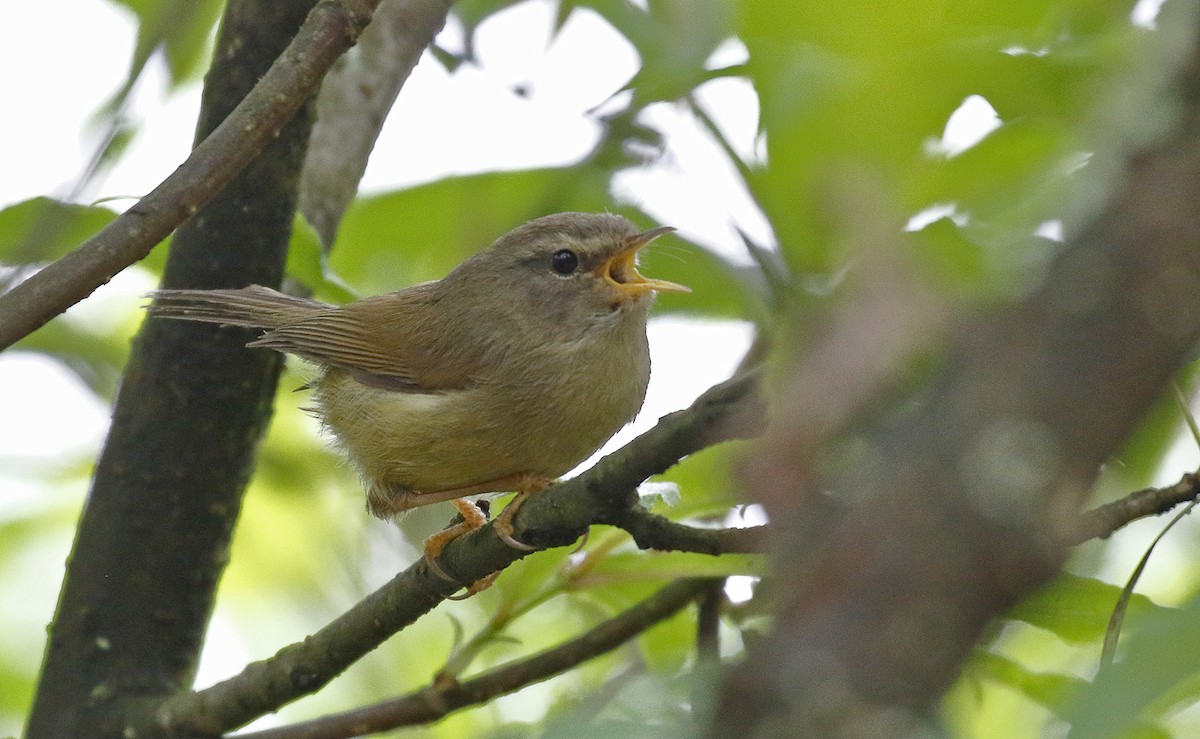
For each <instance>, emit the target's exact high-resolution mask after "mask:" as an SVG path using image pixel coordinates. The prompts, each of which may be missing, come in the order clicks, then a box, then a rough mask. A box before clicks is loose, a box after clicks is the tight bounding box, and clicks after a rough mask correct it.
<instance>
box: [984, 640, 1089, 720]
mask: <svg viewBox="0 0 1200 739" xmlns="http://www.w3.org/2000/svg"><path fill="white" fill-rule="evenodd" d="M967 669H968V671H969V672H970V673H971V674H977V675H979V676H981V677H985V678H987V679H989V680H994V681H996V682H998V683H1001V684H1002V685H1007V686H1008V687H1010V688H1012V689H1013V690H1016V691H1017V692H1019V693H1021V694H1022V695H1024V696H1025V697H1027V698H1029V699H1030V700H1032V701H1033V702H1035V703H1038V704H1039V705H1042V706H1045V707H1046V708H1048V709H1050V710H1051V711H1054V712H1056V713H1057V712H1059V711H1061V710H1062V707H1063V705H1064V704H1065V703H1066V702H1067V701H1068V700H1069V699H1070V698H1071V697H1072V696H1074V695H1076V694H1078V693H1079V692H1080V691H1081V690H1083V689H1084V688H1085V687H1086V686H1087V684H1088V683H1087V681H1086V680H1084V679H1082V678H1079V677H1075V676H1074V675H1065V674H1062V673H1058V672H1035V671H1033V670H1030V669H1029V668H1027V667H1025V666H1024V665H1022V664H1020V663H1019V662H1016V661H1014V660H1011V659H1009V658H1007V657H1002V656H1000V655H998V654H994V653H992V652H985V651H976V652H975V653H974V654H973V655H971V660H970V662H968V666H967Z"/></svg>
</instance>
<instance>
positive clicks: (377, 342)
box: [248, 282, 486, 392]
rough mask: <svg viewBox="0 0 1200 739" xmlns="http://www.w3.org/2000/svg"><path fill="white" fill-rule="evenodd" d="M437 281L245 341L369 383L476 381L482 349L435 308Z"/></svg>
mask: <svg viewBox="0 0 1200 739" xmlns="http://www.w3.org/2000/svg"><path fill="white" fill-rule="evenodd" d="M438 298H439V294H438V290H437V283H434V282H429V283H424V284H421V285H415V286H413V287H410V288H408V289H406V290H402V291H400V292H397V293H391V294H388V295H379V296H376V297H371V298H365V299H363V300H359V301H356V302H353V303H348V304H346V305H343V306H336V307H334V306H330V307H327V308H325V309H323V310H321V311H318V312H315V313H311V314H309V315H306V316H305V317H304V318H302V319H300V320H297V321H295V322H290V323H288V324H286V325H282V326H279V327H277V328H274V329H273V330H271V331H268V332H267V333H266V334H264V335H263V336H262V338H260V339H258V340H256V341H253V342H251V343H250V344H248V346H253V347H264V348H268V349H275V350H276V351H281V352H288V353H289V354H295V355H297V356H300V357H304V358H306V359H310V360H312V361H314V362H317V363H319V364H324V365H327V366H330V367H337V368H340V369H343V370H346V371H347V372H349V373H350V374H351V376H353V377H354V378H355V379H357V380H359V381H360V382H363V383H365V384H368V385H375V386H379V387H384V388H388V389H394V390H405V391H420V392H431V391H438V390H451V389H457V388H463V387H467V386H470V385H472V384H474V382H475V381H476V380H477V379H478V376H479V373H480V372H481V370H482V369H483V368H484V364H485V357H484V354H485V351H486V349H485V347H483V346H481V345H480V343H479V342H477V341H472V340H469V339H468V337H466V336H462V335H460V334H459V333H456V332H455V331H454V330H452V328H451V327H450V325H449V324H448V322H447V321H446V318H448V317H447V316H443V315H441V313H442V312H441V311H438V310H436V309H435V305H436V303H437V302H438Z"/></svg>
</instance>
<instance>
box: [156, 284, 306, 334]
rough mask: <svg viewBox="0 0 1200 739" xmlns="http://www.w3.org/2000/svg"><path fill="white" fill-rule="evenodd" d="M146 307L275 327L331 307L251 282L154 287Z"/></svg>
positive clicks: (165, 314) (161, 314)
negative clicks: (247, 284)
mask: <svg viewBox="0 0 1200 739" xmlns="http://www.w3.org/2000/svg"><path fill="white" fill-rule="evenodd" d="M148 297H150V298H152V299H153V302H152V303H150V305H148V306H147V307H146V309H147V311H148V312H149V313H150V315H151V316H154V317H156V318H175V319H179V320H184V321H203V322H205V323H219V324H221V325H223V326H246V327H249V328H264V329H276V328H280V327H281V326H286V325H288V324H292V323H295V322H297V321H300V320H303V319H304V318H307V317H308V316H311V315H312V314H314V313H317V312H319V311H321V310H324V309H326V308H328V307H329V306H327V305H325V304H324V303H319V302H317V301H315V300H307V299H305V298H297V297H293V296H291V295H284V294H283V293H281V292H277V291H275V290H272V289H270V288H266V287H261V286H259V285H251V286H250V287H244V288H241V289H238V290H155V291H154V292H152V293H150V294H149V296H148Z"/></svg>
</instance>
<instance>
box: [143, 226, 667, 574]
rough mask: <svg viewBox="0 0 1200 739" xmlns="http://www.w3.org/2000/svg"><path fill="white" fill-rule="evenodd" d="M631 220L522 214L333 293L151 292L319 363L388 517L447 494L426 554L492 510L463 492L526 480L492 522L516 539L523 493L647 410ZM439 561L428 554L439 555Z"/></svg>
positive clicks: (506, 487)
mask: <svg viewBox="0 0 1200 739" xmlns="http://www.w3.org/2000/svg"><path fill="white" fill-rule="evenodd" d="M673 230H674V229H673V228H671V227H665V226H664V227H659V228H654V229H651V230H649V231H644V232H641V233H639V232H638V231H637V230H636V229H635V228H634V227H633V225H632V224H631V223H630V222H629V221H627V220H625V219H624V218H622V217H620V216H616V215H611V214H607V213H604V214H587V213H559V214H556V215H551V216H546V217H544V218H538V219H536V220H533V221H530V222H529V223H526V224H525V225H523V226H520V227H519V228H516V229H514V230H513V231H510V232H509V233H507V234H505V235H504V236H502V237H500V238H499V239H498V240H497V241H496V242H495V243H494V244H492V246H491V247H490V248H488V249H486V250H485V251H483V252H480V253H479V254H477V255H475V256H473V257H471V258H470V259H467V260H466V261H465V262H463V263H462V264H460V265H459V266H458V267H457V268H455V269H454V270H453V271H452V272H451V273H450V274H449V275H447V276H446V277H444V278H443V279H440V280H435V281H432V282H426V283H423V284H419V285H414V286H412V287H409V288H406V289H404V290H400V291H399V292H394V293H389V294H386V295H379V296H375V297H370V298H365V299H363V300H358V301H355V302H353V303H348V304H346V305H341V306H333V305H327V304H325V303H320V302H317V301H313V300H305V299H303V298H296V297H292V296H289V295H284V294H282V293H279V292H276V291H274V290H270V289H268V288H265V287H259V286H256V285H255V286H250V287H246V288H242V289H240V290H159V291H157V292H155V293H153V294H152V297H153V298H154V302H153V303H152V304H151V305H150V306H149V310H150V313H151V315H153V316H158V317H163V318H177V319H185V320H191V321H206V322H209V323H218V324H224V325H231V326H249V327H255V328H263V329H266V333H264V334H263V335H262V337H260V338H259V339H257V340H255V341H252V342H250V344H248V346H251V347H263V348H267V349H274V350H276V351H280V352H287V353H289V354H295V355H297V356H299V357H302V358H304V359H307V360H309V361H311V362H314V363H316V364H317V365H319V366H320V367H321V368H322V371H321V374H320V375H319V376H318V377H317V378H316V379H315V380H314V381H313V382H312V387H313V388H314V390H315V394H314V397H315V400H316V410H317V413H318V415H319V416H320V418H321V420H322V421H323V423H324V425H325V427H326V428H328V429H329V431H330V432H331V433H332V434H333V436H334V437H335V438H336V439H337V443H338V445H339V446H340V447H341V449H342V450H343V451H344V452H345V454H346V455H347V456H348V457H349V458H350V460H351V461H352V462H353V464H354V465H355V466H356V467H357V468H358V470H359V472H360V473H361V475H362V478H363V482H364V485H365V487H366V489H367V508H368V509H369V510H370V511H371V513H372V514H374V515H376V516H378V517H380V518H389V517H391V516H393V515H395V514H397V513H400V512H402V511H406V510H408V509H411V508H415V507H417V506H422V505H427V504H429V503H436V502H439V501H443V500H454V501H455V505H456V506H457V507H458V509H459V511H460V512H461V513H462V515H463V519H464V522H463V523H462V524H459V525H458V526H456V527H452V528H451V529H448V530H447V531H445V532H443V533H442V534H439V535H436V536H434V537H431V538H430V539H429V540H428V541H427V542H426V556H427V558H428V559H429V561H430V562H431V563H433V562H434V559H435V558H436V557H437V555H438V553H439V552H440V551H441V548H442V547H443V546H445V544H446V542H448V541H449V540H450V539H452V538H453V537H455V536H457V535H459V534H461V533H463V532H465V531H467V530H470V529H474V528H478V527H479V526H482V525H483V524H484V523H485V522H486V518H485V516H484V515H483V513H482V512H481V511H480V510H479V509H478V508H476V506H475V505H474V504H472V503H470V502H469V501H467V500H465V498H464V496H469V495H476V494H480V493H492V492H507V491H516V492H518V493H519V495H518V497H517V498H516V499H514V501H513V503H511V504H510V505H509V506H508V507H507V508H506V509H505V511H504V513H502V514H501V517H500V518H499V519H498V520H497V523H496V527H497V533H498V534H499V535H500V536H501V538H503V539H504V540H505V541H506V542H508V543H509V545H510V546H513V547H515V548H518V549H529V548H530V547H527V546H526V545H524V544H522V543H521V542H518V541H516V540H515V539H513V538H512V526H511V518H512V513H513V512H514V511H515V510H516V507H517V505H518V504H519V503H520V501H522V500H524V498H525V497H526V496H527V495H529V494H530V493H532V492H534V491H537V490H541V489H543V488H545V487H546V486H548V485H549V484H550V483H551V482H552V481H553V480H554V479H555V478H557V477H559V476H561V475H563V474H564V473H566V472H568V471H570V470H571V469H572V468H573V467H575V466H576V465H578V464H579V463H580V462H582V461H583V460H584V459H586V458H587V457H588V456H589V455H591V454H592V452H594V451H596V449H598V448H599V447H600V446H601V445H602V444H603V443H604V442H605V441H607V440H608V438H609V437H610V436H612V435H613V434H614V433H616V431H617V430H619V429H620V428H621V427H622V426H624V425H625V424H626V423H628V422H629V421H630V420H632V419H633V417H634V416H635V415H636V414H637V412H638V410H639V409H640V408H641V406H642V401H643V400H644V398H645V395H646V385H647V383H648V382H649V379H650V354H649V349H648V346H647V342H646V315H647V311H648V310H649V308H650V304H651V303H652V302H653V298H654V295H655V293H656V292H665V291H669V292H687V291H688V288H686V287H683V286H682V285H677V284H675V283H673V282H667V281H665V280H654V279H647V278H645V277H643V276H642V275H641V274H639V273H638V271H637V268H636V264H635V259H636V255H637V253H638V251H639V250H640V249H641V248H642V247H644V246H645V245H646V244H648V243H650V242H651V241H652V240H654V239H656V238H658V237H659V236H661V235H663V234H665V233H668V232H670V231H673ZM434 567H435V568H436V565H434Z"/></svg>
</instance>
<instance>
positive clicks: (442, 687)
mask: <svg viewBox="0 0 1200 739" xmlns="http://www.w3.org/2000/svg"><path fill="white" fill-rule="evenodd" d="M719 582H720V580H711V579H703V578H697V579H688V580H680V581H678V582H675V583H672V584H671V585H668V586H667V587H665V588H663V589H662V590H660V591H658V592H657V593H655V594H654V595H653V596H651V597H650V598H648V599H646V600H644V601H642V602H641V603H639V604H637V605H636V606H634V607H633V608H630V609H629V610H626V611H624V612H622V613H620V614H618V615H617V616H614V617H613V618H611V619H609V620H607V621H605V622H604V623H602V624H600V625H599V626H596V627H595V628H593V629H591V630H589V631H588V632H586V633H584V634H582V635H581V636H578V637H576V638H575V639H572V640H571V641H568V642H565V643H563V644H561V645H559V646H557V647H554V648H552V649H548V650H546V651H544V652H541V653H539V654H536V655H534V656H532V657H527V658H525V659H521V660H517V661H515V662H511V663H509V664H507V665H504V666H503V667H498V668H496V669H494V670H490V671H488V672H485V673H483V674H482V675H479V676H477V677H474V678H471V679H470V680H466V681H463V682H449V683H445V684H434V685H431V686H429V687H427V688H424V689H422V690H419V691H417V692H415V693H411V694H409V695H406V696H403V697H400V698H396V699H395V700H390V701H386V702H384V703H378V704H375V705H372V706H366V707H364V708H359V709H356V710H353V711H347V712H345V713H339V714H332V715H329V716H323V717H321V718H319V719H315V720H313V721H306V722H303V723H299V724H292V725H291V726H283V727H279V728H277V729H268V730H266V731H258V732H251V733H248V734H242V735H240V737H241V739H339V738H341V737H352V736H361V735H363V734H367V733H371V732H377V731H385V730H387V729H394V728H396V727H399V726H412V725H414V724H422V723H428V722H430V721H433V720H436V719H439V718H441V717H443V716H445V715H447V714H449V713H451V712H453V711H456V710H458V709H460V708H464V707H466V706H473V705H479V704H481V703H486V702H488V701H490V700H492V699H494V698H496V697H497V696H501V695H507V694H508V693H513V692H515V691H517V690H520V689H521V688H524V687H526V686H528V685H532V684H534V683H538V682H541V681H543V680H546V679H548V678H551V677H553V676H555V675H558V674H560V673H562V672H565V671H567V670H569V669H571V668H573V667H576V666H578V665H580V664H582V663H584V662H586V661H588V660H590V659H592V658H593V657H596V656H597V655H601V654H604V653H605V652H609V651H611V650H613V649H615V648H617V647H618V646H620V645H622V644H624V643H625V642H626V641H628V640H629V639H631V638H633V637H634V636H636V635H638V634H640V633H641V632H643V631H645V630H646V629H648V628H650V627H651V626H653V625H655V624H657V623H659V622H661V621H663V620H665V619H667V618H669V617H671V616H673V615H674V614H675V613H677V612H678V611H679V610H680V609H682V608H684V607H685V606H687V604H688V603H690V602H691V601H692V600H693V599H694V598H695V597H696V596H697V595H699V594H701V593H704V592H706V591H707V590H709V589H710V588H712V587H713V583H719Z"/></svg>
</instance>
